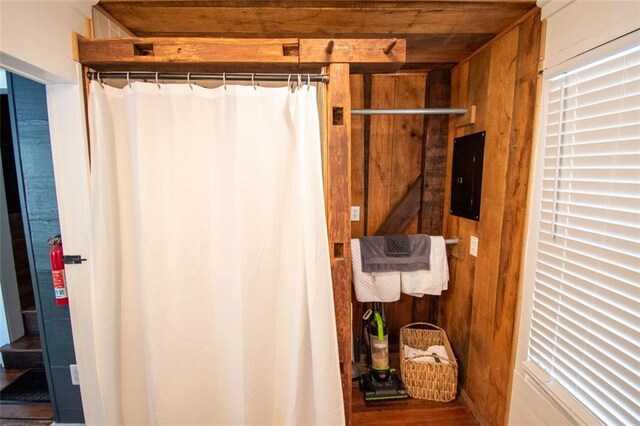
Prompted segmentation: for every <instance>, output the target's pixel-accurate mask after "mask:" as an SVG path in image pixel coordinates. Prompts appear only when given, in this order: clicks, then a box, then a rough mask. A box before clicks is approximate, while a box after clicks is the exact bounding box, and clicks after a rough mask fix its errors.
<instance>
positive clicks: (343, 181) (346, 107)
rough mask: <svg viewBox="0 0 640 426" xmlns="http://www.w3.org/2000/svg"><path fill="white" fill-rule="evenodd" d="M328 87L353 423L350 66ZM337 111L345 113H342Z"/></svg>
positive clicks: (342, 344)
mask: <svg viewBox="0 0 640 426" xmlns="http://www.w3.org/2000/svg"><path fill="white" fill-rule="evenodd" d="M328 70H329V76H330V83H329V84H328V85H327V108H328V110H327V117H328V123H327V127H328V130H327V150H328V152H329V153H330V155H329V156H328V158H327V161H326V163H327V165H326V180H327V191H326V197H327V227H328V232H329V251H330V261H331V277H332V280H333V298H334V308H335V312H336V327H337V332H338V352H339V358H340V368H341V376H342V393H343V398H344V409H345V417H346V418H345V421H346V424H347V425H348V424H349V423H350V421H351V220H350V218H351V216H350V214H349V208H350V205H351V146H350V139H351V98H350V95H349V64H331V65H330V66H329V68H328ZM337 109H341V111H340V112H338V110H337Z"/></svg>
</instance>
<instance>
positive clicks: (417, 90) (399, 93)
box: [389, 74, 427, 234]
mask: <svg viewBox="0 0 640 426" xmlns="http://www.w3.org/2000/svg"><path fill="white" fill-rule="evenodd" d="M393 78H395V80H396V86H395V92H396V93H395V102H394V106H393V107H394V108H422V107H424V94H425V90H426V81H427V76H426V75H425V74H418V75H405V76H398V77H393ZM423 128H424V119H423V117H422V116H420V115H412V114H406V115H395V116H393V134H392V136H393V142H392V160H391V161H392V162H391V176H392V178H391V192H390V193H389V203H390V208H391V207H393V206H395V205H397V204H398V202H399V201H400V200H401V199H402V197H404V194H405V193H406V192H407V190H408V189H409V187H410V186H411V184H412V183H413V182H414V180H415V177H416V176H419V175H420V174H421V167H422V132H423ZM416 217H417V216H416ZM417 232H418V228H417V222H416V221H415V219H414V220H412V221H411V222H410V224H409V225H408V227H407V228H406V229H405V233H407V234H415V233H417Z"/></svg>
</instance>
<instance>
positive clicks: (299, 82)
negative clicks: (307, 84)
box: [298, 74, 302, 87]
mask: <svg viewBox="0 0 640 426" xmlns="http://www.w3.org/2000/svg"><path fill="white" fill-rule="evenodd" d="M301 86H302V74H298V87H301Z"/></svg>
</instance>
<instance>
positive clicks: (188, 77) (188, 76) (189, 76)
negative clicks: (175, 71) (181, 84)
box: [187, 72, 193, 90]
mask: <svg viewBox="0 0 640 426" xmlns="http://www.w3.org/2000/svg"><path fill="white" fill-rule="evenodd" d="M187 84H188V85H189V88H190V89H191V90H193V86H192V85H191V73H190V72H188V73H187Z"/></svg>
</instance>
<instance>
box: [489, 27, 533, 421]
mask: <svg viewBox="0 0 640 426" xmlns="http://www.w3.org/2000/svg"><path fill="white" fill-rule="evenodd" d="M541 31H542V28H541V25H540V23H539V15H534V17H533V18H532V19H528V20H526V21H524V22H523V23H522V25H521V26H520V29H519V37H518V54H517V58H518V60H517V64H516V78H515V84H516V86H515V96H514V102H513V113H512V120H513V124H512V126H511V134H510V139H509V161H508V164H507V176H508V177H511V178H508V179H507V182H506V190H505V206H504V217H503V221H502V232H501V235H502V241H501V246H500V265H499V271H500V274H499V276H498V285H497V290H496V301H495V308H494V318H493V324H494V334H493V345H492V346H493V348H494V350H496V351H498V352H500V353H505V354H506V353H509V354H511V353H513V352H514V351H515V347H514V346H515V345H514V339H515V336H514V329H515V328H516V327H515V324H516V315H517V304H518V293H519V292H518V284H519V282H520V264H521V260H522V256H523V252H524V239H525V236H524V234H525V230H524V229H525V221H526V210H527V203H526V200H527V191H528V183H529V169H530V164H531V153H532V146H533V135H534V127H535V120H534V117H535V115H534V114H532V106H534V105H537V102H536V101H537V99H536V96H537V94H538V90H537V86H538V84H539V80H538V63H539V60H540V51H541ZM512 371H513V363H512V362H509V363H504V364H500V365H498V366H497V368H496V369H493V370H491V371H490V372H489V382H490V383H492V384H494V386H492V387H491V388H490V389H489V392H488V395H487V406H488V407H490V406H492V405H493V406H495V407H497V408H498V410H497V413H496V415H495V419H496V422H498V423H499V422H501V421H502V422H505V423H506V422H507V421H508V415H507V413H508V403H505V401H504V399H505V398H506V399H507V402H508V399H509V398H508V394H509V393H507V395H505V392H504V389H510V387H511V386H510V384H511V372H512Z"/></svg>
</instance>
